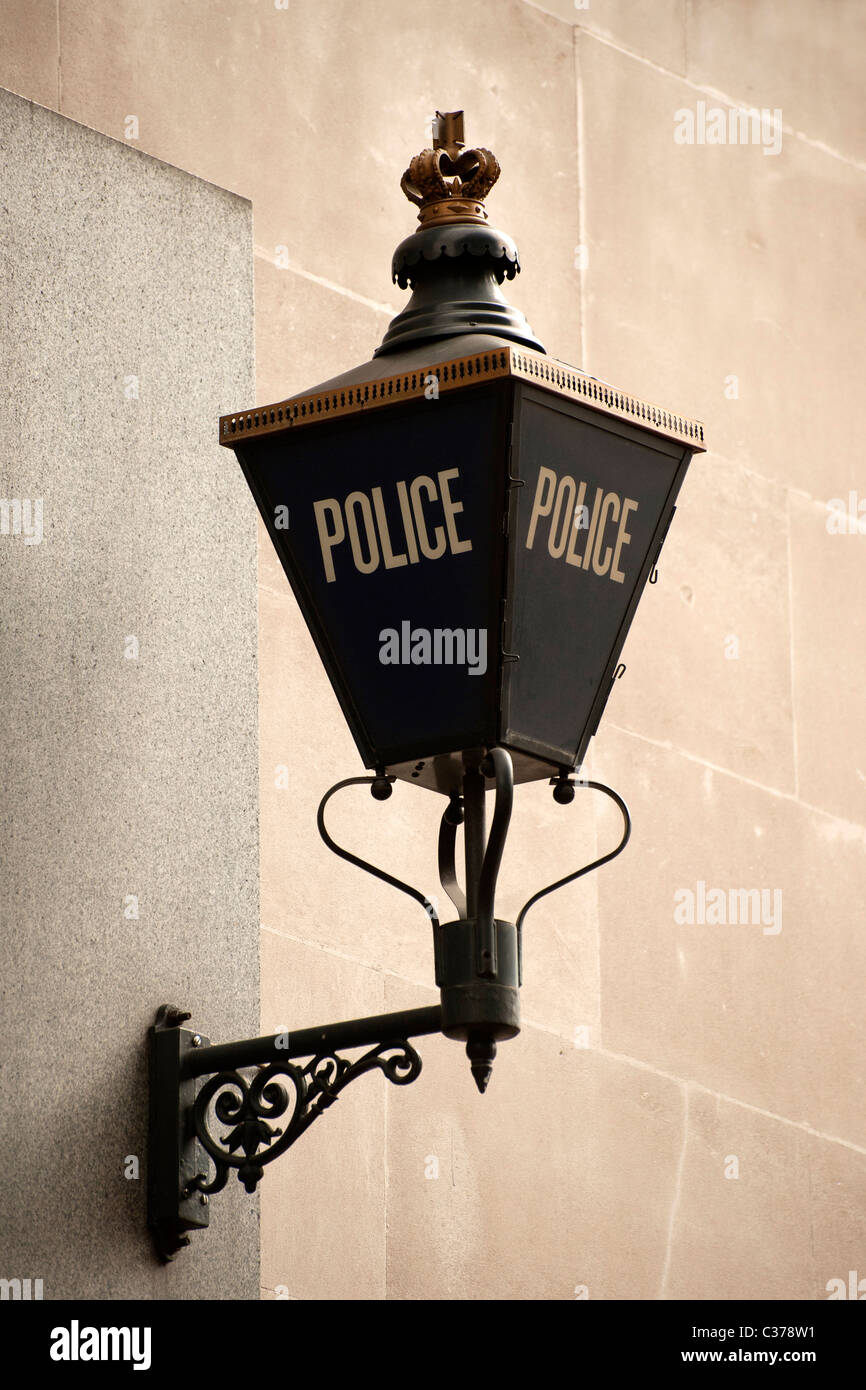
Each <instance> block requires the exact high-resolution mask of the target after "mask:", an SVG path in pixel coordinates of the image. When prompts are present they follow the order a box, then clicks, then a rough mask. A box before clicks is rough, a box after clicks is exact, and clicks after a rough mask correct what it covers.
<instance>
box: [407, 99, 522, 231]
mask: <svg viewBox="0 0 866 1390" xmlns="http://www.w3.org/2000/svg"><path fill="white" fill-rule="evenodd" d="M499 174H500V169H499V161H498V159H497V158H496V156H495V155H494V154H491V152H490V150H484V149H480V148H473V149H469V150H467V149H466V148H465V147H464V143H463V112H462V111H437V112H436V115H435V116H434V118H433V148H432V150H422V151H421V153H420V154H416V155H415V157H414V159H412V160H411V161H410V163H409V168H408V169H407V170H406V172H405V174H404V175H403V177H402V179H401V180H400V187H401V188H402V190H403V192H404V193H405V194H406V197H407V198H408V199H409V201H410V203H415V204H416V206H417V207H418V208H419V209H420V211H419V213H418V221H419V222H420V223H421V226H422V227H437V226H442V225H443V224H444V223H448V222H486V221H487V209H486V208H485V206H484V199H485V198H486V197H487V194H488V193H489V192H490V190H491V188H492V187H493V185H494V184H495V182H496V180H497V179H498V178H499Z"/></svg>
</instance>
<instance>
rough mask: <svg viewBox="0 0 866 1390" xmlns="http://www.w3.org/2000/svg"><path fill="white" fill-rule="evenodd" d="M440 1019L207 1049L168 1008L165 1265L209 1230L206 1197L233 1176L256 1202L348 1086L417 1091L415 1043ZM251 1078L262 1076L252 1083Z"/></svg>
mask: <svg viewBox="0 0 866 1390" xmlns="http://www.w3.org/2000/svg"><path fill="white" fill-rule="evenodd" d="M441 1014H442V1011H441V1009H440V1007H439V1006H438V1005H436V1006H434V1007H432V1008H426V1009H409V1010H406V1011H404V1012H403V1013H394V1014H379V1015H378V1016H376V1017H373V1018H361V1019H354V1020H352V1021H351V1022H348V1023H336V1024H329V1025H327V1026H325V1027H323V1028H306V1029H303V1030H300V1031H298V1032H295V1033H275V1034H273V1035H272V1036H271V1037H264V1038H249V1039H246V1040H244V1041H242V1042H236V1043H226V1044H224V1045H222V1046H218V1047H211V1046H209V1039H208V1038H206V1037H203V1035H202V1034H201V1033H196V1032H193V1031H192V1030H191V1029H189V1028H185V1027H183V1024H184V1023H185V1022H186V1020H187V1019H188V1018H189V1017H190V1015H189V1014H188V1013H184V1012H182V1011H181V1010H179V1009H177V1008H175V1007H174V1006H172V1005H167V1004H164V1005H163V1006H162V1008H161V1009H160V1010H159V1012H158V1013H157V1016H156V1022H155V1024H154V1026H153V1027H152V1028H151V1029H150V1074H151V1082H150V1149H149V1156H148V1224H149V1225H150V1227H151V1230H152V1232H153V1236H154V1240H155V1243H156V1247H157V1251H158V1253H159V1255H160V1257H161V1258H162V1259H163V1260H165V1261H168V1260H171V1259H173V1258H174V1256H175V1255H176V1254H177V1252H178V1251H179V1250H182V1249H183V1248H184V1246H186V1245H189V1234H188V1232H189V1231H191V1230H195V1229H201V1228H203V1227H205V1226H207V1225H208V1222H209V1210H208V1207H209V1198H210V1196H211V1194H212V1193H215V1192H220V1191H222V1189H223V1188H224V1187H225V1185H226V1183H227V1182H228V1180H229V1177H230V1175H231V1173H232V1170H235V1171H236V1173H237V1176H238V1180H239V1181H240V1182H241V1183H242V1184H243V1185H244V1187H245V1188H246V1190H247V1192H254V1191H255V1189H256V1186H257V1184H258V1182H259V1181H260V1179H261V1178H262V1176H263V1174H264V1167H265V1164H267V1163H272V1162H273V1160H274V1159H275V1158H279V1156H280V1154H283V1153H285V1152H286V1150H287V1149H289V1148H291V1146H292V1145H293V1144H294V1143H295V1141H296V1140H297V1139H299V1138H300V1136H301V1135H302V1134H303V1133H304V1132H305V1131H306V1130H307V1129H309V1127H310V1125H311V1124H312V1123H313V1121H314V1120H316V1119H318V1117H319V1116H320V1115H321V1114H323V1112H324V1111H325V1110H327V1109H328V1108H329V1107H330V1106H332V1105H333V1104H334V1102H335V1101H336V1100H337V1099H338V1098H339V1096H340V1093H341V1092H342V1091H343V1090H345V1088H346V1087H347V1086H348V1085H349V1083H350V1081H354V1080H355V1079H356V1078H357V1077H359V1076H363V1075H364V1073H365V1072H370V1071H381V1072H382V1073H383V1074H384V1075H385V1076H386V1077H387V1078H388V1080H389V1081H391V1082H392V1083H393V1084H394V1085H395V1086H408V1085H409V1083H410V1082H411V1081H414V1080H415V1079H416V1078H417V1077H418V1076H419V1075H420V1073H421V1058H420V1057H419V1056H418V1053H417V1052H416V1051H415V1049H414V1047H412V1046H411V1044H410V1042H409V1039H410V1038H413V1037H421V1036H422V1035H424V1034H429V1033H438V1032H440V1030H441V1027H442V1017H441ZM359 1047H366V1048H367V1049H368V1050H367V1051H366V1052H364V1053H363V1054H362V1055H361V1056H360V1057H357V1058H355V1059H353V1060H350V1059H348V1058H346V1057H342V1056H340V1055H339V1054H340V1053H341V1052H342V1051H344V1050H345V1049H350V1050H351V1049H353V1048H359ZM304 1058H308V1059H309V1060H307V1061H306V1062H304V1063H303V1065H299V1063H298V1059H304ZM251 1067H252V1068H255V1069H256V1070H255V1072H254V1074H253V1075H252V1076H250V1077H247V1076H244V1075H243V1074H242V1073H243V1071H244V1070H245V1069H249V1068H251ZM202 1077H206V1078H207V1079H206V1080H205V1081H204V1084H203V1085H201V1086H199V1087H198V1090H197V1089H196V1082H197V1081H198V1080H199V1079H200V1078H202ZM283 1117H286V1118H285V1119H283ZM275 1120H283V1124H282V1125H281V1126H280V1127H277V1126H276V1125H275V1124H274V1123H273V1121H275ZM220 1130H222V1131H223V1132H222V1133H220ZM209 1159H210V1160H211V1162H212V1164H213V1166H214V1169H215V1172H214V1174H213V1176H211V1174H210V1172H209V1164H208V1160H209Z"/></svg>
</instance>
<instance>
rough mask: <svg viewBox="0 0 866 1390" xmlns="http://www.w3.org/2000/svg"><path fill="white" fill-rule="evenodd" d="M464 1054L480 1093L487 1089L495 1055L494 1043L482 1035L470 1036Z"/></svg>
mask: <svg viewBox="0 0 866 1390" xmlns="http://www.w3.org/2000/svg"><path fill="white" fill-rule="evenodd" d="M466 1056H467V1057H468V1058H469V1064H470V1066H471V1068H472V1075H473V1077H474V1079H475V1085H476V1086H477V1087H478V1089H479V1091H480V1092H481V1094H482V1095H484V1092H485V1091H486V1090H487V1085H488V1082H489V1081H490V1077H491V1074H492V1072H493V1062H494V1059H495V1057H496V1043H495V1042H494V1041H493V1039H492V1038H487V1037H484V1036H483V1035H482V1036H480V1037H479V1036H477V1035H476V1036H475V1037H470V1039H469V1041H468V1042H467V1044H466Z"/></svg>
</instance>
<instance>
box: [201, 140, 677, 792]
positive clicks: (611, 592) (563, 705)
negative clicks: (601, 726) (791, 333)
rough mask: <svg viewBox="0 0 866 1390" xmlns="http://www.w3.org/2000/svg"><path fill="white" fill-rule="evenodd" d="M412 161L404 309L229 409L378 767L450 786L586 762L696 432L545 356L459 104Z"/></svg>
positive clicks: (252, 476) (483, 156) (236, 438)
mask: <svg viewBox="0 0 866 1390" xmlns="http://www.w3.org/2000/svg"><path fill="white" fill-rule="evenodd" d="M438 125H439V130H440V131H442V132H444V133H443V134H442V138H441V139H440V138H438V136H437V138H436V140H434V149H433V150H432V151H431V150H428V151H425V153H424V154H422V155H420V156H418V157H417V158H416V159H414V160H413V161H412V163H411V164H410V167H409V169H408V170H407V172H406V174H405V175H404V179H403V187H404V189H405V190H406V191H407V193H409V195H410V196H412V197H414V198H415V200H416V201H418V202H420V205H421V211H420V214H419V220H421V222H422V227H421V230H420V231H418V232H416V233H415V234H414V235H413V236H410V237H409V238H408V239H407V240H406V241H404V242H403V243H402V244H401V245H400V246H399V247H398V248H397V250H396V252H395V254H394V258H393V266H392V269H393V278H394V280H395V281H396V282H397V283H398V284H400V285H401V286H404V287H405V286H406V285H411V286H412V289H413V296H412V300H411V302H410V304H409V306H408V308H407V309H406V310H405V311H404V312H403V313H402V314H400V315H399V316H398V317H397V318H396V319H395V320H394V321H393V323H392V324H391V326H390V327H389V329H388V332H387V333H386V334H385V338H384V340H383V342H382V344H381V346H380V347H379V348H378V349H377V350H376V353H375V354H374V356H373V357H372V359H371V360H370V361H369V362H367V363H365V364H364V365H363V366H361V367H357V368H355V369H354V370H352V371H348V372H345V373H344V374H343V375H341V376H339V377H335V378H334V379H333V380H332V381H328V382H325V383H324V384H323V385H321V386H319V387H316V388H315V389H314V390H312V391H309V392H306V393H304V394H303V395H301V396H296V397H293V398H292V399H290V400H286V401H281V402H279V403H278V404H275V405H272V406H267V407H265V408H263V409H260V410H257V411H251V412H248V413H246V414H240V415H229V416H226V417H224V418H223V419H222V421H221V429H220V440H221V442H222V443H223V444H225V445H228V446H229V447H231V448H232V449H234V450H235V452H236V454H237V457H238V459H239V461H240V463H241V466H242V467H243V470H244V473H245V475H246V477H247V480H248V482H249V485H250V488H251V490H252V492H253V494H254V496H255V498H256V502H257V503H258V506H259V509H260V511H261V514H262V518H263V520H264V522H265V525H266V526H267V528H268V531H269V533H270V535H271V539H272V540H273V543H274V546H275V548H276V551H277V554H278V555H279V558H280V560H281V562H282V564H283V567H284V569H285V571H286V574H287V575H288V578H289V581H290V583H291V585H292V587H293V589H294V591H295V595H296V597H297V599H298V602H299V604H300V606H301V610H302V612H303V614H304V617H305V619H306V621H307V624H308V626H309V628H310V631H311V633H312V635H313V638H314V640H315V642H316V645H317V647H318V650H319V652H320V654H321V657H322V660H323V662H324V665H325V667H326V669H327V672H328V675H329V677H330V679H331V682H332V684H333V686H334V690H335V692H336V694H337V697H338V699H339V701H340V704H341V706H342V709H343V712H344V714H345V717H346V720H347V722H348V724H349V727H350V728H351V730H352V733H353V735H354V738H355V742H356V743H357V745H358V749H359V752H360V754H361V757H362V758H363V760H364V764H365V765H366V766H367V767H368V768H371V769H377V770H379V771H381V772H383V773H387V774H391V775H393V776H395V777H398V778H404V779H406V780H408V781H413V782H417V783H418V784H419V785H421V786H426V787H430V788H433V789H434V790H436V791H440V792H444V793H446V794H449V795H450V794H452V793H454V792H455V791H458V790H459V789H460V786H461V782H462V777H463V774H464V770H465V765H466V756H467V754H469V753H471V751H472V750H479V749H480V750H485V749H487V748H491V747H501V748H505V749H507V750H508V752H509V753H510V755H511V758H512V760H513V767H514V780H515V782H525V781H531V780H533V779H536V778H540V777H550V776H551V774H557V773H558V772H560V771H562V770H568V769H571V768H573V767H574V766H575V765H576V764H579V763H580V762H581V761H582V759H583V757H584V755H585V753H586V749H587V745H588V743H589V740H590V738H591V737H592V735H593V733H594V732H595V730H596V728H597V727H598V723H599V719H600V718H601V713H602V710H603V708H604V704H605V700H606V698H607V695H608V693H609V690H610V686H611V682H612V679H613V676H614V672H615V670H616V668H617V662H618V659H619V653H620V650H621V648H622V645H623V643H624V641H625V637H626V634H627V632H628V628H629V625H630V623H631V619H632V616H633V614H634V611H635V607H636V605H637V602H638V599H639V597H640V594H641V592H642V590H643V587H644V584H645V583H646V581H647V579H648V577H649V575H650V573H651V571H652V569H653V566H654V565H655V563H656V561H657V559H658V555H659V551H660V549H661V546H662V543H663V541H664V537H665V534H666V532H667V528H668V526H669V525H670V521H671V518H672V516H673V513H674V510H675V500H676V496H677V493H678V491H679V488H680V485H681V483H682V481H683V477H684V475H685V471H686V468H687V466H688V463H689V460H690V458H691V456H692V454H693V453H694V452H696V451H701V450H703V448H704V444H703V430H702V427H701V425H700V424H698V423H697V422H695V421H692V420H686V419H684V418H682V417H680V416H674V415H672V414H671V413H670V412H668V411H663V410H660V409H658V408H657V407H655V406H652V405H649V404H648V403H646V402H644V401H640V400H638V399H636V398H635V397H633V396H629V395H626V394H625V393H623V392H621V391H618V390H615V389H614V388H613V387H610V386H608V385H607V384H605V383H604V382H600V381H597V380H596V379H595V378H594V377H590V376H587V375H585V374H584V373H582V372H580V371H578V370H577V369H576V368H574V367H570V366H567V365H566V364H564V363H561V362H557V361H555V360H554V359H552V358H550V357H547V356H546V354H545V352H544V349H543V347H542V346H541V344H540V343H539V342H538V340H537V339H536V338H535V337H534V335H533V333H532V330H531V329H530V327H529V325H528V324H527V322H526V320H525V319H524V318H523V316H522V314H519V313H518V312H517V311H516V310H514V309H512V308H511V307H510V306H508V305H507V304H506V303H505V301H504V299H503V297H502V294H501V291H500V289H499V286H500V284H501V283H502V281H503V280H505V279H506V278H508V279H512V278H513V277H514V276H515V275H516V274H517V272H518V270H519V264H518V259H517V248H516V247H515V245H514V243H513V242H512V241H511V239H510V238H509V237H507V236H504V235H503V234H502V233H501V232H496V231H494V230H493V229H492V228H490V227H488V226H487V225H486V217H487V214H486V211H485V210H484V207H483V202H482V200H483V197H484V195H485V193H486V192H487V191H488V189H489V187H490V186H492V183H493V182H494V180H495V179H496V177H497V176H498V172H499V166H498V164H497V163H496V161H495V159H494V157H493V156H492V155H491V154H490V152H489V151H486V150H466V149H464V148H463V145H462V113H456V114H451V115H449V116H445V117H442V116H439V117H438Z"/></svg>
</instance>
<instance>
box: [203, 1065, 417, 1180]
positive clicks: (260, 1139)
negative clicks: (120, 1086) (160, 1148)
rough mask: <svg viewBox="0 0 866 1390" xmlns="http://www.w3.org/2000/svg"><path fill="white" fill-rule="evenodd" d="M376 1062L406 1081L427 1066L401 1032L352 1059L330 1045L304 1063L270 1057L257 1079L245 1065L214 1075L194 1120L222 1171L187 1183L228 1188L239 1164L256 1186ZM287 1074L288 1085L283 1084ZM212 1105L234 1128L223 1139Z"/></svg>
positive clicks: (242, 1176)
mask: <svg viewBox="0 0 866 1390" xmlns="http://www.w3.org/2000/svg"><path fill="white" fill-rule="evenodd" d="M375 1069H378V1070H379V1071H381V1072H382V1073H383V1074H384V1075H385V1076H386V1077H387V1078H388V1080H389V1081H390V1082H392V1083H393V1084H394V1085H395V1086H408V1085H409V1083H410V1082H412V1081H415V1080H416V1078H417V1077H418V1076H419V1075H420V1073H421V1058H420V1057H419V1055H418V1053H417V1052H416V1051H415V1049H414V1047H412V1046H411V1045H410V1043H408V1042H407V1041H406V1040H405V1039H401V1040H398V1041H396V1042H385V1043H378V1044H377V1045H376V1047H373V1048H371V1049H370V1051H369V1052H365V1053H364V1055H363V1056H362V1057H359V1058H358V1059H357V1060H356V1061H354V1062H351V1061H349V1060H348V1059H347V1058H345V1057H339V1056H338V1055H337V1054H336V1053H331V1052H324V1053H320V1054H319V1055H318V1056H316V1057H313V1058H312V1060H311V1061H309V1062H307V1064H306V1065H305V1066H301V1065H299V1064H296V1063H294V1062H290V1061H284V1062H269V1063H268V1064H267V1065H265V1066H262V1067H260V1068H258V1070H257V1072H256V1075H255V1076H253V1077H252V1078H251V1079H247V1078H246V1077H245V1076H243V1075H242V1073H241V1071H240V1070H238V1071H223V1072H218V1073H217V1074H216V1075H214V1076H211V1077H210V1078H209V1079H208V1080H207V1081H206V1082H205V1083H204V1085H203V1086H202V1087H201V1089H200V1091H199V1093H198V1095H197V1097H196V1102H195V1107H194V1110H193V1122H194V1124H195V1132H196V1135H197V1137H198V1140H199V1143H200V1144H201V1145H202V1147H203V1148H204V1149H205V1150H206V1151H207V1153H208V1154H209V1156H210V1158H211V1159H212V1160H213V1163H214V1166H215V1168H216V1174H215V1176H214V1177H213V1179H210V1180H209V1179H208V1175H207V1174H206V1173H199V1174H198V1176H197V1177H196V1178H194V1179H193V1181H192V1182H191V1183H190V1184H189V1186H188V1189H187V1195H189V1194H190V1193H192V1192H195V1191H198V1192H201V1193H213V1192H220V1191H222V1189H223V1188H224V1187H225V1185H226V1183H227V1182H228V1179H229V1174H230V1173H231V1170H232V1169H233V1168H235V1169H237V1175H238V1181H239V1182H241V1183H243V1185H244V1187H245V1188H246V1190H247V1192H254V1191H255V1189H256V1186H257V1184H258V1183H259V1181H260V1180H261V1178H262V1176H263V1174H264V1165H265V1164H266V1163H272V1162H273V1160H274V1159H275V1158H279V1156H280V1154H283V1153H285V1152H286V1150H287V1149H289V1148H291V1146H292V1144H294V1143H295V1141H296V1140H297V1139H299V1138H300V1136H301V1135H302V1134H303V1133H304V1132H305V1130H307V1129H309V1127H310V1125H311V1124H312V1123H313V1121H314V1120H315V1119H317V1118H318V1117H319V1115H321V1114H322V1113H323V1112H324V1111H325V1110H327V1109H328V1107H329V1106H331V1105H333V1104H334V1102H335V1101H336V1100H337V1099H338V1098H339V1095H340V1092H341V1091H343V1090H344V1089H345V1088H346V1086H348V1085H349V1082H350V1081H354V1080H355V1079H356V1077H359V1076H363V1075H364V1073H365V1072H368V1071H373V1070H375ZM286 1081H288V1082H289V1083H290V1087H287V1086H286V1085H285V1084H284V1082H286ZM290 1088H291V1091H293V1092H294V1097H292V1095H291V1094H290ZM211 1106H213V1116H214V1120H215V1121H216V1122H217V1123H218V1124H219V1125H222V1126H229V1127H230V1128H229V1132H228V1133H227V1134H224V1135H223V1136H222V1138H221V1139H217V1137H216V1136H215V1135H214V1134H213V1133H212V1130H211V1127H210V1126H211V1124H212V1123H213V1122H212V1121H211V1115H210V1112H211ZM287 1111H290V1115H289V1120H288V1123H287V1125H286V1126H285V1128H282V1129H278V1128H276V1127H275V1126H274V1125H273V1124H272V1123H271V1122H272V1121H273V1120H278V1119H281V1118H282V1116H283V1115H285V1114H286V1113H287Z"/></svg>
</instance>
